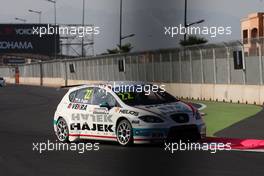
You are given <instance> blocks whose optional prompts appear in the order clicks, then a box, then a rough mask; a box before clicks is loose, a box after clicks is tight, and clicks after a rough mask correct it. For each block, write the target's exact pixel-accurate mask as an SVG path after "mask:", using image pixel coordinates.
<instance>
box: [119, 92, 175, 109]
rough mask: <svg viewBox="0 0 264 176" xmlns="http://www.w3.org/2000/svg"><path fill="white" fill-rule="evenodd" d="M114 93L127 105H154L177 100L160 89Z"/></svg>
mask: <svg viewBox="0 0 264 176" xmlns="http://www.w3.org/2000/svg"><path fill="white" fill-rule="evenodd" d="M115 93H116V94H117V96H118V97H119V98H120V99H121V100H122V101H123V102H124V103H125V104H127V105H129V106H140V105H154V104H163V103H172V102H176V101H179V100H177V99H176V98H175V97H173V96H172V95H170V94H169V93H167V92H165V91H163V90H160V89H158V90H157V91H148V92H136V91H120V92H115Z"/></svg>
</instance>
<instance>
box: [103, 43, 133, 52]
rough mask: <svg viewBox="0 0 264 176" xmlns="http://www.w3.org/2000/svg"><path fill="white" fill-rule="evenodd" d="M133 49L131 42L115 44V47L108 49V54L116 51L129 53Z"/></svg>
mask: <svg viewBox="0 0 264 176" xmlns="http://www.w3.org/2000/svg"><path fill="white" fill-rule="evenodd" d="M132 49H133V47H132V45H131V43H127V44H125V45H122V46H120V45H117V48H114V49H108V50H107V52H108V54H118V53H129V52H130V51H131V50H132Z"/></svg>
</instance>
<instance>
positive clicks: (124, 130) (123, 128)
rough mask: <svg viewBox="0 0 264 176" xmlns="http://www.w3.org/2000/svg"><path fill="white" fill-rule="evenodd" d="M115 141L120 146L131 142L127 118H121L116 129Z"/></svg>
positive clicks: (130, 127)
mask: <svg viewBox="0 0 264 176" xmlns="http://www.w3.org/2000/svg"><path fill="white" fill-rule="evenodd" d="M116 134H117V141H118V142H119V144H120V145H122V146H128V145H130V144H132V142H133V130H132V126H131V124H130V122H129V121H128V120H122V121H121V122H120V123H118V125H117V129H116Z"/></svg>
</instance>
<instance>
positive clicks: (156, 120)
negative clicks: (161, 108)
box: [138, 116, 164, 123]
mask: <svg viewBox="0 0 264 176" xmlns="http://www.w3.org/2000/svg"><path fill="white" fill-rule="evenodd" d="M138 118H139V119H140V120H143V121H144V122H147V123H162V122H164V121H163V120H162V119H161V118H159V117H156V116H141V117H138Z"/></svg>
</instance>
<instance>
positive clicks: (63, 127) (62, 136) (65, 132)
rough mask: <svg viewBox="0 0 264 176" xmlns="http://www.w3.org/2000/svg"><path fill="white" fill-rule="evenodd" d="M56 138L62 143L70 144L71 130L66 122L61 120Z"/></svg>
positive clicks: (58, 123)
mask: <svg viewBox="0 0 264 176" xmlns="http://www.w3.org/2000/svg"><path fill="white" fill-rule="evenodd" d="M56 136H57V138H58V140H59V141H61V142H68V139H69V129H68V125H67V123H66V121H65V120H64V119H63V118H60V119H59V120H58V122H57V125H56Z"/></svg>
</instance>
